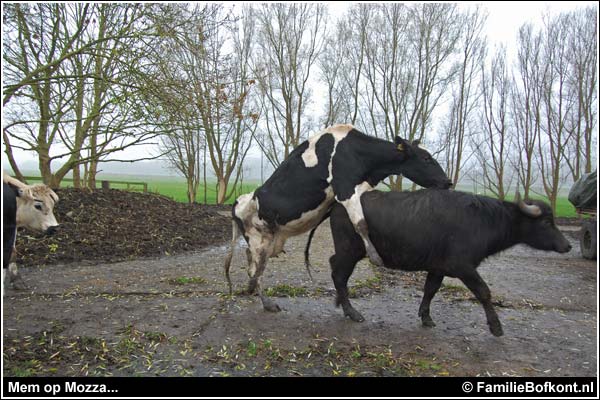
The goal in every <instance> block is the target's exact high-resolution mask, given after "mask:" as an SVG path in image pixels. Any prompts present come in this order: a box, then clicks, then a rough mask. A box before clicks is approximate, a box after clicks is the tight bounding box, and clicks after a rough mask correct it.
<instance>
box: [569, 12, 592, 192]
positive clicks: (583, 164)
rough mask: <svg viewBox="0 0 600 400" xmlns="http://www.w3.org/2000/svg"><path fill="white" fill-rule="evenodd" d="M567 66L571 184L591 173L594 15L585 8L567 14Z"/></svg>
mask: <svg viewBox="0 0 600 400" xmlns="http://www.w3.org/2000/svg"><path fill="white" fill-rule="evenodd" d="M566 23H567V24H568V28H567V29H568V30H569V31H568V39H567V43H566V46H567V50H568V53H567V62H568V64H569V69H570V74H569V75H568V78H567V81H566V86H567V90H568V96H569V97H572V98H574V99H575V106H574V107H575V108H574V110H573V112H572V113H570V115H569V116H570V118H569V120H568V121H567V128H566V129H568V131H569V136H570V140H569V141H568V143H567V146H566V148H565V150H566V152H567V154H566V157H565V161H566V163H567V167H568V168H569V171H570V173H571V177H572V179H573V180H574V181H576V180H578V179H579V177H580V176H581V174H582V173H589V172H591V171H592V162H593V160H594V149H595V148H596V146H595V145H594V141H593V131H594V129H595V127H596V125H597V116H598V102H597V100H598V75H597V68H596V66H597V64H598V12H597V8H593V7H588V8H585V9H581V10H578V11H574V12H571V13H568V16H567V20H566Z"/></svg>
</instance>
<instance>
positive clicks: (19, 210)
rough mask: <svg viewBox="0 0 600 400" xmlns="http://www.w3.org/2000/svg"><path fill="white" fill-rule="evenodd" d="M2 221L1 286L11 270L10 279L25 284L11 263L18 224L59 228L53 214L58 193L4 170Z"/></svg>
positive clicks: (35, 228)
mask: <svg viewBox="0 0 600 400" xmlns="http://www.w3.org/2000/svg"><path fill="white" fill-rule="evenodd" d="M2 192H3V193H2V199H3V203H2V208H3V217H4V219H3V222H2V230H3V232H4V237H3V250H4V254H3V263H2V278H3V279H2V286H3V290H4V276H5V274H6V270H8V271H9V275H8V277H9V279H8V281H9V282H10V283H11V284H12V285H13V286H14V287H15V288H24V287H25V284H24V283H23V281H22V279H21V278H20V276H19V273H18V271H17V266H16V264H11V258H12V256H13V253H14V246H15V241H16V236H17V227H24V228H26V229H29V230H31V231H34V232H40V233H44V234H46V235H51V234H53V233H54V232H55V231H56V229H57V228H58V222H57V221H56V217H55V216H54V205H55V204H56V202H57V201H58V196H57V195H56V193H55V192H54V191H53V190H52V189H50V188H49V187H48V186H46V185H44V184H36V185H27V184H25V183H23V182H21V181H19V180H17V179H15V178H13V177H11V176H10V175H8V174H6V172H3V176H2Z"/></svg>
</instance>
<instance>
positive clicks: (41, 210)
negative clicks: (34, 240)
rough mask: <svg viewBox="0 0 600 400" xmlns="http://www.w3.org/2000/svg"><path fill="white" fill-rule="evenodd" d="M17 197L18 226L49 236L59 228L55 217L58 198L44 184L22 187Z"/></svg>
mask: <svg viewBox="0 0 600 400" xmlns="http://www.w3.org/2000/svg"><path fill="white" fill-rule="evenodd" d="M18 193H19V194H18V197H17V226H20V227H21V226H22V227H25V228H27V229H31V230H33V231H36V232H43V233H45V234H47V235H51V234H53V233H54V232H55V231H56V229H57V228H58V222H57V221H56V217H55V216H54V212H53V211H54V204H55V203H56V202H57V201H58V196H57V195H56V193H54V191H53V190H52V189H50V188H49V187H48V186H46V185H44V184H35V185H31V186H26V185H24V186H21V187H19V188H18Z"/></svg>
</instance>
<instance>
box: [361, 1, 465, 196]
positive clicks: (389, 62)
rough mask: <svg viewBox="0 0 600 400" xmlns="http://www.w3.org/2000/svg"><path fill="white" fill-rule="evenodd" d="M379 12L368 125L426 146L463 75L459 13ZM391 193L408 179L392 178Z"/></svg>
mask: <svg viewBox="0 0 600 400" xmlns="http://www.w3.org/2000/svg"><path fill="white" fill-rule="evenodd" d="M376 10H377V12H376V14H375V15H374V16H373V18H372V19H371V24H372V25H371V27H370V29H369V35H368V39H367V46H366V49H367V51H366V65H365V68H364V71H365V72H364V76H365V82H366V83H367V89H366V90H365V95H364V96H363V97H364V107H365V108H366V111H365V118H364V120H363V121H362V124H363V125H364V126H365V127H368V128H370V129H367V131H372V132H375V133H376V134H377V135H378V136H381V137H385V138H388V139H391V138H393V137H394V136H402V137H406V138H408V139H409V140H415V139H418V140H421V141H424V140H425V132H426V131H427V130H428V128H429V126H430V124H431V122H432V119H433V118H432V115H433V111H434V110H435V109H436V107H437V106H438V104H439V101H440V98H441V97H442V96H443V94H444V93H445V92H446V88H447V86H448V85H449V83H450V82H451V81H452V79H453V78H454V76H455V74H456V72H457V68H456V67H455V65H454V64H453V63H452V62H449V61H450V60H451V57H452V55H453V54H454V53H455V50H456V43H457V40H458V38H459V34H460V31H461V30H460V27H461V23H460V22H459V19H458V18H457V17H458V8H457V7H456V5H453V4H411V5H408V6H407V5H403V4H382V5H378V6H377V7H376ZM381 26H385V27H386V29H380V28H379V27H381ZM390 187H391V188H393V189H395V190H401V189H402V178H401V177H390Z"/></svg>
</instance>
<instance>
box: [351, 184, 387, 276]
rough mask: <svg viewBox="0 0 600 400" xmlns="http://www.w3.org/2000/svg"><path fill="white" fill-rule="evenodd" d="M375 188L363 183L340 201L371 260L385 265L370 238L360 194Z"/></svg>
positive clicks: (376, 263)
mask: <svg viewBox="0 0 600 400" xmlns="http://www.w3.org/2000/svg"><path fill="white" fill-rule="evenodd" d="M371 189H373V188H372V187H371V186H370V185H368V184H367V183H366V182H365V183H362V184H360V185H358V186H356V188H355V189H354V194H353V195H352V197H350V198H349V199H348V200H344V201H340V203H341V204H342V205H343V206H344V208H345V209H346V211H347V212H348V216H349V217H350V221H352V225H353V226H354V230H355V231H356V233H358V234H359V236H360V238H361V239H362V241H363V243H364V245H365V250H366V252H367V256H368V257H369V260H371V262H372V263H373V264H375V265H378V266H381V267H382V266H383V260H382V259H381V256H380V255H379V253H377V249H375V246H374V245H373V243H372V242H371V239H369V228H368V227H367V221H366V220H365V214H364V213H363V209H362V205H361V204H360V196H362V194H363V193H365V192H368V191H369V190H371Z"/></svg>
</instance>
